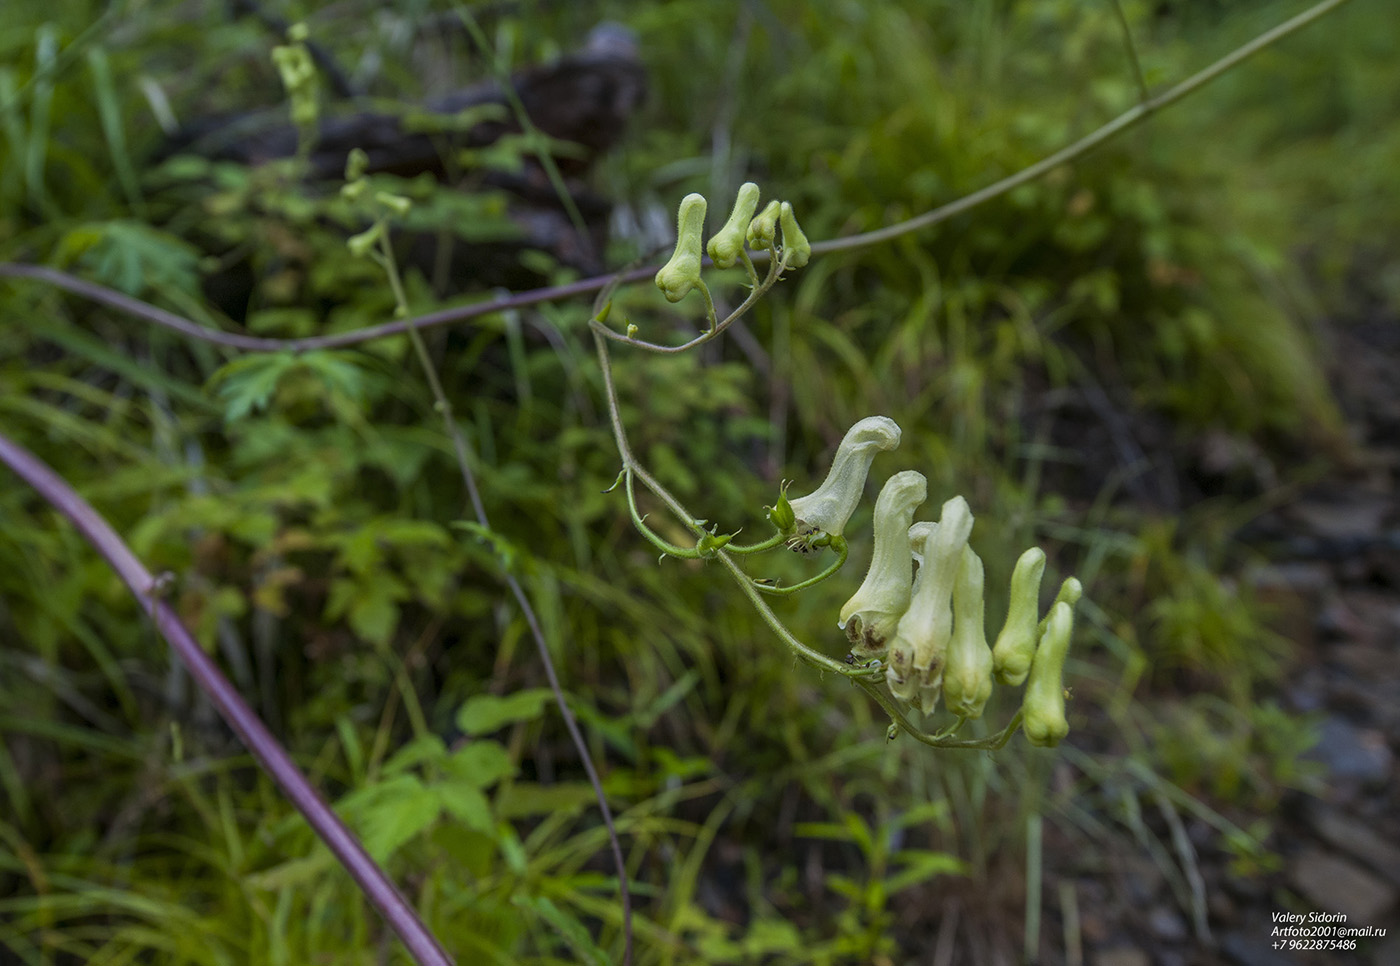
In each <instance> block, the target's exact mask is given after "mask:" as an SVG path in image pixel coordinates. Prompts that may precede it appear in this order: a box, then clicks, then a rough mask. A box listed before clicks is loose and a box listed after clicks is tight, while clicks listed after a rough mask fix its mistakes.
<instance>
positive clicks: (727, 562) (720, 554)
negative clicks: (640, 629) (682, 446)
mask: <svg viewBox="0 0 1400 966" xmlns="http://www.w3.org/2000/svg"><path fill="white" fill-rule="evenodd" d="M592 329H593V343H594V345H595V347H596V348H597V350H598V364H599V367H600V369H601V370H602V373H603V394H604V396H605V397H606V398H607V401H608V418H609V420H610V421H611V423H612V430H613V441H614V442H615V443H616V445H617V452H618V455H619V456H620V457H622V465H623V467H624V470H625V471H627V472H630V473H634V474H636V477H637V479H638V480H640V481H641V483H642V485H643V486H645V487H646V488H647V489H649V490H651V491H652V493H654V494H656V496H657V498H658V499H660V500H661V502H662V503H664V504H666V508H667V509H669V510H670V511H671V512H672V513H674V514H675V515H676V517H677V518H678V519H680V520H682V521H689V525H690V526H691V528H692V529H695V530H696V532H697V534H701V533H703V532H704V531H703V530H700V529H699V528H698V527H696V525H695V523H694V521H695V519H696V517H695V515H694V514H693V513H691V512H690V511H689V510H687V509H686V508H685V506H684V505H683V504H682V503H681V502H680V501H679V500H677V499H676V498H675V496H673V495H672V494H671V491H670V490H668V489H666V487H665V486H663V485H662V484H661V482H660V481H658V480H657V479H656V478H655V477H653V476H652V475H651V474H650V473H648V472H647V471H646V469H645V468H644V467H643V466H642V465H641V464H640V463H638V462H637V458H636V457H635V456H633V455H632V447H631V445H630V444H629V443H628V442H627V431H626V430H625V429H624V428H623V426H622V417H621V415H620V414H619V413H618V401H617V387H616V385H615V384H614V383H613V375H612V359H611V357H610V356H609V355H608V343H607V339H606V336H605V335H604V334H603V333H604V331H606V327H605V326H603V325H602V324H601V323H599V322H598V321H597V320H596V319H595V320H594V321H593V323H592ZM712 557H713V559H715V560H718V561H719V562H720V563H721V564H722V565H723V566H724V568H725V569H726V570H728V571H729V573H730V576H732V577H733V578H734V581H735V582H736V583H737V584H738V585H739V589H740V590H742V591H743V592H744V594H745V596H747V597H748V598H749V601H750V602H751V603H752V604H753V606H754V609H755V610H757V611H758V616H759V617H761V618H762V619H763V622H764V623H765V624H767V625H768V626H769V627H770V628H772V630H773V633H774V634H776V635H777V636H778V639H779V640H781V641H782V642H783V643H784V644H785V645H787V647H788V648H789V649H790V650H791V651H792V652H793V653H794V654H796V655H797V656H798V658H800V659H801V660H803V661H806V662H807V663H808V664H810V665H812V666H813V667H815V668H818V669H819V670H822V671H831V672H833V673H836V674H840V675H841V676H843V677H848V678H855V679H857V680H859V679H861V678H873V677H877V676H880V675H882V674H883V673H884V672H882V671H880V670H879V669H878V668H864V667H852V666H851V665H849V664H843V663H842V662H840V661H838V660H836V659H834V658H830V657H827V656H826V655H825V654H823V653H821V652H820V651H818V650H815V649H814V648H812V647H810V646H809V645H807V644H804V643H803V642H802V641H800V640H799V639H798V638H797V637H796V636H794V635H793V633H792V631H790V630H788V629H787V626H786V625H785V624H783V622H782V621H780V620H779V619H778V616H777V615H776V614H774V613H773V610H772V608H770V607H769V606H768V602H767V601H765V600H764V599H763V596H762V594H760V593H759V591H758V589H757V587H756V586H755V585H754V582H753V578H751V577H750V576H749V575H748V574H746V573H744V571H743V570H742V569H741V568H740V567H739V565H738V564H737V563H735V561H734V558H733V557H732V556H730V554H729V553H727V552H726V550H716V551H715V552H714V553H713V555H712Z"/></svg>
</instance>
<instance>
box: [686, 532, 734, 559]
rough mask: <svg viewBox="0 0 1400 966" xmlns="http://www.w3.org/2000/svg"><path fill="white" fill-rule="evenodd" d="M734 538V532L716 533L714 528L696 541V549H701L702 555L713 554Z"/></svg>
mask: <svg viewBox="0 0 1400 966" xmlns="http://www.w3.org/2000/svg"><path fill="white" fill-rule="evenodd" d="M733 539H734V534H732V533H723V534H721V533H716V532H715V531H714V530H711V531H710V532H709V533H707V534H705V535H704V536H703V537H701V538H700V539H699V540H698V541H696V543H695V549H696V550H698V551H700V556H702V557H709V556H712V555H713V554H714V552H715V551H716V550H719V549H720V548H722V547H723V546H724V545H725V544H727V543H729V541H730V540H733Z"/></svg>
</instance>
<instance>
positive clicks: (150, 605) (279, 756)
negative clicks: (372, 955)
mask: <svg viewBox="0 0 1400 966" xmlns="http://www.w3.org/2000/svg"><path fill="white" fill-rule="evenodd" d="M0 462H3V463H5V464H7V465H8V466H9V467H10V469H12V470H14V471H15V473H17V474H18V475H19V477H20V478H21V479H22V480H24V481H25V482H26V483H28V484H29V485H30V486H32V487H34V489H35V490H37V491H38V492H39V495H40V496H42V497H43V498H44V499H45V500H47V501H48V502H49V503H50V504H52V505H53V507H54V508H55V509H56V510H58V512H60V513H62V514H63V515H64V516H65V517H67V518H68V519H69V520H70V521H71V522H72V523H73V525H74V526H75V527H77V528H78V532H79V533H81V534H82V535H83V537H84V538H85V539H86V540H87V542H88V543H90V544H92V545H93V547H95V548H96V549H97V552H98V553H100V554H102V556H103V557H104V558H106V560H107V562H108V563H109V564H111V565H112V569H113V570H115V571H116V572H117V575H118V576H120V577H121V579H122V580H123V581H125V582H126V585H127V586H128V587H130V588H131V592H132V593H133V594H135V595H136V600H137V602H139V603H140V605H141V607H142V608H143V609H144V610H145V611H146V613H147V614H149V615H150V616H151V618H152V620H154V621H155V625H156V627H157V629H159V631H160V632H161V634H162V635H164V637H165V639H166V640H167V641H169V642H170V646H171V647H172V648H174V649H175V653H176V654H178V655H179V656H180V660H182V661H183V662H184V663H185V666H186V667H187V668H189V670H190V673H191V674H192V675H193V676H194V679H195V680H196V681H197V682H198V683H199V686H200V687H201V688H203V689H204V693H205V694H207V695H209V697H210V699H211V700H212V701H213V702H214V706H215V707H216V708H218V709H219V713H220V714H221V715H223V718H224V720H225V721H227V722H228V724H229V727H231V728H233V730H234V732H236V733H237V735H238V737H239V738H241V739H242V740H243V743H244V744H245V745H247V746H248V748H249V750H250V751H252V752H253V755H254V756H255V757H256V758H257V759H258V761H260V762H261V763H262V766H263V768H265V769H266V770H267V773H268V774H269V775H271V776H272V779H273V781H275V782H277V784H278V785H280V786H281V787H282V791H283V792H285V793H286V795H287V797H288V798H290V799H291V800H292V804H293V805H295V806H296V807H297V810H298V811H300V812H301V814H302V815H304V816H306V820H307V821H308V822H310V823H311V827H312V828H313V829H315V831H316V834H317V835H319V836H320V837H321V839H322V841H324V842H325V843H326V844H327V845H328V846H330V849H331V851H332V852H333V853H335V857H336V858H337V859H339V860H340V862H341V864H342V865H344V866H345V868H346V869H348V870H349V871H350V875H351V876H352V877H353V878H354V880H355V882H356V883H358V884H359V886H360V888H361V889H362V890H364V893H365V895H366V896H367V897H368V898H369V901H370V902H372V903H374V905H375V906H376V907H377V908H378V909H379V911H380V913H382V914H383V916H384V918H385V920H387V921H388V923H389V926H390V928H392V929H393V930H394V932H396V933H398V934H399V938H400V939H402V940H403V943H404V945H405V946H407V947H408V950H409V952H410V953H412V955H413V956H414V958H415V959H417V960H418V962H419V963H420V964H422V966H451V964H452V962H453V961H452V959H451V957H449V956H448V955H447V952H446V951H445V950H444V949H443V948H442V946H441V945H440V944H439V943H438V941H437V938H436V937H435V936H433V934H432V933H431V932H429V931H428V927H427V926H426V925H424V924H423V921H422V920H421V919H419V918H418V915H417V913H415V912H414V911H413V908H412V907H411V906H410V905H409V904H408V902H407V900H405V899H404V897H403V896H402V895H401V894H400V893H399V891H398V889H396V888H395V887H394V884H393V883H392V882H390V881H389V878H388V876H386V875H385V874H384V870H383V869H381V868H380V867H379V866H378V865H376V864H375V862H374V860H373V859H371V858H370V857H369V855H368V853H366V852H365V849H364V846H363V845H361V844H360V840H359V839H357V838H355V835H354V833H353V832H351V831H350V830H349V829H348V828H346V827H345V824H344V823H343V822H341V820H340V818H339V817H338V816H337V815H336V814H335V812H333V811H331V809H330V806H328V805H327V804H326V803H325V801H324V800H322V798H321V796H320V795H319V794H317V792H316V790H315V789H314V788H312V787H311V783H310V782H308V781H307V780H306V776H304V775H303V774H302V773H301V772H300V770H298V769H297V766H296V765H295V764H293V762H292V759H291V757H290V756H288V754H287V752H286V751H285V750H284V749H283V748H282V746H281V745H280V744H279V743H278V741H277V739H276V738H274V737H273V736H272V732H270V731H268V730H267V726H266V725H264V724H263V723H262V721H261V720H260V719H259V718H258V716H257V715H256V714H254V713H253V709H252V708H250V707H249V706H248V704H247V702H245V701H244V700H243V698H242V697H241V696H240V695H239V694H238V692H237V691H235V690H234V688H233V685H232V684H230V683H229V680H228V678H226V677H224V675H223V673H222V672H221V671H220V670H219V668H218V667H217V666H216V665H215V664H214V662H213V661H212V660H210V658H209V656H208V655H206V654H205V653H204V651H203V649H202V648H200V646H199V645H198V644H196V643H195V640H194V638H193V637H191V636H190V632H189V631H187V630H186V629H185V627H184V625H183V624H181V623H180V619H179V618H178V617H176V616H175V612H174V611H173V610H171V608H170V605H169V604H167V603H166V602H165V601H163V600H161V599H160V596H159V588H158V587H157V586H156V581H155V579H154V578H153V577H152V576H151V575H150V573H148V572H147V570H146V568H145V567H143V566H141V561H139V560H137V559H136V555H135V554H133V553H132V552H131V549H130V548H129V547H128V546H127V545H126V543H125V542H123V540H122V538H121V537H119V536H117V533H116V531H115V530H113V529H112V528H111V526H110V525H108V523H107V521H106V520H104V519H102V516H101V515H100V514H98V512H97V511H96V510H94V509H93V508H92V507H91V506H89V505H88V503H87V502H86V501H85V500H84V499H83V498H82V497H80V496H79V495H78V494H77V493H76V492H74V490H73V488H72V487H70V486H69V485H68V484H67V482H65V481H64V480H63V478H62V477H60V476H59V475H58V474H57V473H55V472H54V471H53V470H51V469H49V467H48V466H46V465H45V464H44V463H43V461H41V460H40V459H39V458H38V457H36V456H35V455H34V454H33V453H30V452H29V451H28V450H26V449H25V448H24V447H22V446H20V445H18V444H17V443H13V442H11V441H10V440H8V439H6V438H5V436H4V435H3V434H0Z"/></svg>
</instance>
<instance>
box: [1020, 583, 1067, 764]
mask: <svg viewBox="0 0 1400 966" xmlns="http://www.w3.org/2000/svg"><path fill="white" fill-rule="evenodd" d="M1073 630H1074V611H1073V609H1072V607H1071V605H1070V604H1069V603H1068V602H1067V601H1060V602H1059V603H1057V604H1056V605H1055V606H1054V607H1052V608H1050V613H1049V614H1048V615H1047V616H1046V618H1045V631H1044V633H1042V634H1041V636H1040V646H1039V647H1037V648H1036V650H1035V658H1034V659H1033V660H1032V661H1031V672H1030V677H1029V679H1028V680H1027V681H1026V694H1025V697H1024V698H1023V699H1022V701H1021V711H1022V712H1023V714H1024V715H1025V717H1024V719H1023V720H1022V725H1021V726H1022V727H1023V728H1024V729H1025V732H1026V738H1027V739H1029V741H1030V743H1031V744H1033V745H1035V746H1037V747H1039V748H1053V747H1055V746H1056V745H1058V744H1059V743H1060V742H1061V741H1062V740H1063V739H1064V737H1065V735H1067V734H1069V721H1068V720H1067V719H1066V718H1065V691H1064V670H1065V656H1066V655H1067V654H1068V653H1069V639H1070V634H1071V632H1073Z"/></svg>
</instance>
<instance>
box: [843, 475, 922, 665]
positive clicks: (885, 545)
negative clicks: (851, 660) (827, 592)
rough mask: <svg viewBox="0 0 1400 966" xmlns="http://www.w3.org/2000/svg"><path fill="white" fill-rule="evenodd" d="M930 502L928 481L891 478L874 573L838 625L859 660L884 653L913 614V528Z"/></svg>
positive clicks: (881, 508)
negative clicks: (902, 620) (917, 512)
mask: <svg viewBox="0 0 1400 966" xmlns="http://www.w3.org/2000/svg"><path fill="white" fill-rule="evenodd" d="M927 497H928V480H926V479H924V475H923V474H922V473H918V472H915V471H914V470H905V471H904V472H902V473H896V474H895V475H894V476H892V477H890V478H889V480H888V481H887V482H886V483H885V485H884V488H883V489H881V490H880V497H879V499H877V500H876V501H875V550H874V552H873V553H872V554H871V558H870V570H869V571H867V572H866V575H865V581H864V582H863V583H862V584H861V585H860V589H859V590H857V591H856V592H855V596H853V597H852V598H851V599H850V600H848V601H846V605H845V606H844V607H842V608H841V619H840V620H839V621H838V622H837V625H836V626H837V627H840V628H841V629H842V630H844V631H845V632H846V637H847V639H848V640H850V642H851V653H852V654H854V655H855V656H856V657H861V658H864V657H873V656H875V655H876V654H879V653H880V652H881V651H883V650H884V649H885V642H886V641H887V640H889V638H890V635H891V634H893V633H894V630H895V626H896V625H897V624H898V623H899V619H900V617H902V616H903V615H904V612H905V611H906V610H908V609H909V592H910V589H911V587H912V585H913V582H914V558H913V556H912V555H911V553H910V546H909V522H910V521H911V520H912V519H913V518H914V510H915V509H916V508H917V507H918V506H919V504H921V503H923V502H924V500H925V499H927Z"/></svg>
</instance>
